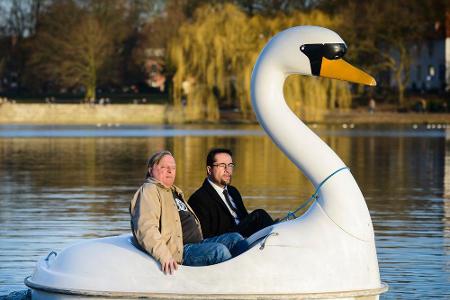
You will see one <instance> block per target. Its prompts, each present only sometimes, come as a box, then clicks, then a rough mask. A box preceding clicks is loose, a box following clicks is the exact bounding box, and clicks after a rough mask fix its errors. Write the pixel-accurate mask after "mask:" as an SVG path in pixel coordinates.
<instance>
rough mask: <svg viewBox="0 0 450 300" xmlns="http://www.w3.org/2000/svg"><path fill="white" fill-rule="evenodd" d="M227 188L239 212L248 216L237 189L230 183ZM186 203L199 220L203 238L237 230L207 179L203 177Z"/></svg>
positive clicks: (225, 207)
mask: <svg viewBox="0 0 450 300" xmlns="http://www.w3.org/2000/svg"><path fill="white" fill-rule="evenodd" d="M227 189H228V193H229V195H230V196H231V198H233V202H234V203H235V205H236V207H237V209H238V210H239V214H240V215H242V216H244V217H246V216H248V212H247V209H246V208H245V206H244V203H243V202H242V197H241V194H240V193H239V191H238V190H237V189H236V188H235V187H233V186H231V185H229V186H228V187H227ZM188 203H189V206H191V208H192V209H193V210H194V212H195V214H196V215H197V217H198V218H199V220H200V224H201V227H202V231H203V237H204V238H209V237H213V236H217V235H221V234H224V233H226V232H235V231H237V228H236V223H235V222H234V218H233V216H232V215H231V213H230V211H229V210H228V208H227V206H226V205H225V203H223V200H222V198H220V196H219V194H218V193H217V191H216V190H215V189H214V188H213V187H212V186H211V184H210V183H209V182H208V179H205V181H204V182H203V185H202V186H201V187H200V188H199V189H198V190H196V191H195V192H194V194H192V196H191V197H190V198H189V200H188Z"/></svg>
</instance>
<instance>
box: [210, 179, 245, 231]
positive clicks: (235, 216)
mask: <svg viewBox="0 0 450 300" xmlns="http://www.w3.org/2000/svg"><path fill="white" fill-rule="evenodd" d="M208 182H209V184H211V186H212V187H213V188H214V189H215V190H216V192H217V194H219V197H220V199H222V201H223V203H225V205H226V207H227V208H228V211H229V212H230V214H231V215H232V216H233V218H234V222H235V223H236V224H239V218H238V215H237V214H236V212H235V211H234V210H233V209H232V208H231V207H230V206H229V205H228V202H227V200H226V199H225V195H224V194H223V191H224V190H227V192H228V189H227V187H226V186H225V188H222V187H220V186H218V185H217V184H215V183H214V182H212V181H211V180H209V178H208ZM228 196H229V197H230V202H231V205H233V207H234V208H235V209H237V207H236V204H235V203H234V200H233V198H232V197H231V195H230V193H228Z"/></svg>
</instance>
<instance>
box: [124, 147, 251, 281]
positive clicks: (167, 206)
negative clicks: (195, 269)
mask: <svg viewBox="0 0 450 300" xmlns="http://www.w3.org/2000/svg"><path fill="white" fill-rule="evenodd" d="M147 166H148V170H147V175H146V180H145V183H144V184H143V185H142V186H141V187H140V188H139V189H138V190H137V192H136V193H135V195H134V197H133V199H132V200H131V203H130V214H131V229H132V232H133V235H134V237H135V239H136V241H137V243H138V244H139V246H140V247H141V248H142V249H143V250H144V251H146V252H147V253H148V254H150V255H151V256H153V257H154V258H155V259H156V260H157V261H159V262H160V264H161V269H162V271H163V272H164V273H165V274H173V273H174V272H175V271H176V270H177V268H178V264H181V263H183V264H184V265H188V266H204V265H212V264H216V263H220V262H223V261H225V260H228V259H230V258H232V257H233V256H236V255H238V254H240V253H242V252H243V251H245V250H246V247H247V243H246V241H245V240H244V239H243V237H242V236H241V235H240V234H239V233H236V232H233V233H227V234H223V235H220V236H215V237H210V238H207V239H204V238H203V234H202V230H201V225H200V222H199V220H198V218H197V216H196V215H195V213H194V212H193V211H192V209H191V208H190V207H189V205H188V204H187V203H186V202H185V200H184V196H183V192H182V191H181V189H180V188H178V187H177V186H175V185H174V181H175V175H176V163H175V159H174V157H173V156H172V154H171V153H170V152H169V151H165V150H164V151H160V152H157V153H155V154H153V155H152V156H151V157H150V159H149V161H148V165H147Z"/></svg>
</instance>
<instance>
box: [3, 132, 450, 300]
mask: <svg viewBox="0 0 450 300" xmlns="http://www.w3.org/2000/svg"><path fill="white" fill-rule="evenodd" d="M344 127H345V128H344ZM344 127H343V126H327V127H326V126H316V127H315V128H314V130H315V131H316V132H317V134H318V135H320V136H321V137H322V138H323V139H324V140H325V141H326V142H327V143H328V144H329V145H330V146H331V147H332V148H333V149H334V150H335V151H336V152H337V153H338V155H339V156H340V157H341V158H342V159H343V161H344V162H345V163H346V164H347V166H349V167H350V169H351V171H352V173H353V175H354V177H355V178H356V180H357V182H358V183H359V185H360V187H361V190H362V191H363V193H364V195H365V197H366V201H367V205H368V207H369V209H370V213H371V215H372V219H373V224H374V227H375V234H376V243H377V249H378V259H379V263H380V269H381V277H382V280H383V281H384V282H386V283H388V284H389V287H390V290H389V292H388V293H386V294H384V295H383V296H382V299H427V298H429V299H436V298H441V299H444V298H447V299H449V298H450V259H449V258H450V140H449V139H448V136H449V135H450V134H449V132H448V131H449V129H447V139H446V131H445V129H442V128H431V127H426V126H420V125H419V126H418V127H415V128H413V127H412V126H403V127H400V126H398V127H397V126H373V127H369V126H366V127H361V126H344ZM292 138H297V137H295V136H293V137H292ZM217 146H223V147H228V148H231V149H232V150H233V152H234V153H235V155H234V161H235V162H236V165H237V167H236V170H235V176H234V178H233V183H234V185H236V186H237V187H238V188H239V189H240V191H241V193H242V195H243V198H244V201H245V203H246V205H247V207H248V208H249V210H252V209H254V208H264V209H266V210H268V211H269V212H270V213H271V214H272V215H273V216H274V217H280V216H283V215H284V213H286V212H287V211H288V210H290V209H295V208H296V207H298V206H299V205H300V204H301V203H302V202H303V201H304V200H306V199H307V198H308V197H309V196H310V195H311V193H312V192H313V187H312V186H311V184H310V183H309V182H308V180H307V179H306V178H305V177H304V176H303V175H302V174H301V173H300V172H299V171H298V170H297V169H296V168H295V167H294V166H293V164H292V163H291V162H290V161H289V160H288V159H287V158H286V157H285V156H284V155H283V154H282V153H281V152H280V151H279V150H278V149H277V148H276V147H275V146H274V145H273V143H272V142H271V141H270V139H269V138H268V137H267V136H265V134H264V132H263V131H261V129H260V128H259V127H258V126H257V125H252V126H242V125H241V126H230V125H222V126H194V125H192V126H183V127H121V126H114V125H111V126H110V127H101V128H98V127H89V126H87V127H51V126H40V127H33V126H0V295H5V294H8V293H10V292H12V291H17V290H23V289H25V286H24V284H23V279H24V278H25V277H26V276H28V275H30V274H31V273H32V270H33V267H34V265H35V262H36V261H37V259H38V258H40V257H42V256H44V255H47V254H48V253H49V252H50V251H52V250H55V251H60V250H61V249H62V248H64V247H66V246H67V245H69V244H71V243H73V242H77V241H80V240H83V239H87V238H96V237H104V236H110V235H117V234H122V233H127V232H129V215H128V204H129V200H130V198H131V197H132V195H133V193H134V192H135V190H136V189H137V187H138V186H139V185H140V184H141V183H142V179H143V176H144V174H145V163H146V159H147V157H148V155H149V154H151V153H153V152H154V151H156V150H160V149H169V150H170V151H172V153H174V155H175V157H176V159H177V180H176V184H177V185H179V186H180V187H182V189H183V190H184V191H185V193H186V194H187V195H190V194H191V193H192V192H193V191H194V190H195V189H196V188H197V187H199V186H200V184H201V183H202V181H203V177H204V174H205V167H204V165H205V163H204V160H205V156H206V153H207V151H208V150H209V149H210V148H212V147H217Z"/></svg>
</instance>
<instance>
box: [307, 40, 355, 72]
mask: <svg viewBox="0 0 450 300" xmlns="http://www.w3.org/2000/svg"><path fill="white" fill-rule="evenodd" d="M300 51H302V52H303V53H305V55H306V56H308V58H309V61H310V63H311V71H312V74H313V75H316V76H318V75H319V73H320V66H321V64H322V58H324V57H325V58H327V59H331V60H333V59H340V58H342V57H343V56H344V55H345V52H347V46H346V45H345V44H343V43H333V44H304V45H301V46H300Z"/></svg>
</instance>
